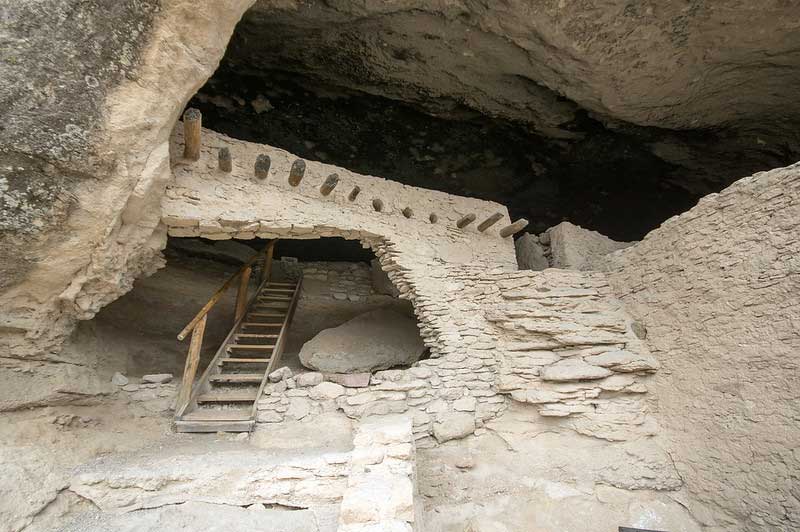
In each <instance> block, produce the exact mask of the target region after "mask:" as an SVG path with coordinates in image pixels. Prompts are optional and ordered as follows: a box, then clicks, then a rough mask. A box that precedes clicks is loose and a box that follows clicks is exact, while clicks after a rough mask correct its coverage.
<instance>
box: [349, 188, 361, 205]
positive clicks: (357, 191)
mask: <svg viewBox="0 0 800 532" xmlns="http://www.w3.org/2000/svg"><path fill="white" fill-rule="evenodd" d="M360 193H361V187H359V186H355V187H353V190H351V191H350V195H349V196H347V199H349V200H350V201H355V200H356V198H357V197H358V195H359V194H360Z"/></svg>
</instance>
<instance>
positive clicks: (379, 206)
mask: <svg viewBox="0 0 800 532" xmlns="http://www.w3.org/2000/svg"><path fill="white" fill-rule="evenodd" d="M372 208H373V209H375V211H376V212H381V211H382V210H383V200H382V199H379V198H375V199H374V200H372Z"/></svg>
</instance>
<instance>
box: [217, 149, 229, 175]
mask: <svg viewBox="0 0 800 532" xmlns="http://www.w3.org/2000/svg"><path fill="white" fill-rule="evenodd" d="M217 158H218V159H219V169H220V170H222V171H223V172H230V171H231V170H233V161H232V160H231V150H230V149H229V148H220V149H219V156H218V157H217Z"/></svg>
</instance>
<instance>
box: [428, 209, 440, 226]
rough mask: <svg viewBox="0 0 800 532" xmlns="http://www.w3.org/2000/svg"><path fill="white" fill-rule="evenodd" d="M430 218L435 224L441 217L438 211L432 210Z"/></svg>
mask: <svg viewBox="0 0 800 532" xmlns="http://www.w3.org/2000/svg"><path fill="white" fill-rule="evenodd" d="M428 220H430V221H431V223H432V224H435V223H436V222H438V221H439V217H438V216H437V215H436V213H433V212H432V213H431V215H430V216H428Z"/></svg>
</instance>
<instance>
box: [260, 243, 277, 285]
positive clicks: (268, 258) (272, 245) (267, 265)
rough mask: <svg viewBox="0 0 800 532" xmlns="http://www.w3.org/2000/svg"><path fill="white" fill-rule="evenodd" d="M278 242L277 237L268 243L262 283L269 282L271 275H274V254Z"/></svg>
mask: <svg viewBox="0 0 800 532" xmlns="http://www.w3.org/2000/svg"><path fill="white" fill-rule="evenodd" d="M277 242H278V240H277V239H274V240H270V241H269V244H267V249H266V250H265V251H264V267H263V268H261V284H264V282H269V278H270V275H272V255H273V252H274V251H275V244H276V243H277Z"/></svg>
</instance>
